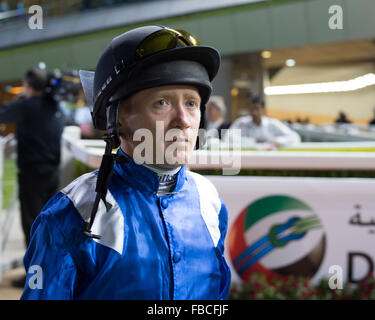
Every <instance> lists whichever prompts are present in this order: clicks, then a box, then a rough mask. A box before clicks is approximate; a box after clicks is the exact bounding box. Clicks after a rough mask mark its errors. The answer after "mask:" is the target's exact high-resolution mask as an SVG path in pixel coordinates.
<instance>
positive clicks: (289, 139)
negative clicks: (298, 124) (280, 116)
mask: <svg viewBox="0 0 375 320" xmlns="http://www.w3.org/2000/svg"><path fill="white" fill-rule="evenodd" d="M272 120H273V121H272V131H273V133H274V135H275V136H276V138H275V139H274V141H275V143H276V144H277V146H281V147H288V146H293V145H296V144H298V143H300V142H301V137H300V136H299V134H298V133H297V132H295V131H293V130H292V129H290V128H289V127H288V126H286V125H285V124H283V123H282V122H281V121H278V120H276V119H272Z"/></svg>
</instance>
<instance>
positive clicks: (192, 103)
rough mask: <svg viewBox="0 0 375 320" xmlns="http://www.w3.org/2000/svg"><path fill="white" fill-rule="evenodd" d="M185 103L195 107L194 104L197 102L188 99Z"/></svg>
mask: <svg viewBox="0 0 375 320" xmlns="http://www.w3.org/2000/svg"><path fill="white" fill-rule="evenodd" d="M187 105H188V106H189V107H195V106H196V105H197V103H196V102H195V101H194V100H191V101H189V102H188V103H187Z"/></svg>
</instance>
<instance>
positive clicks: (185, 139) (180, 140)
mask: <svg viewBox="0 0 375 320" xmlns="http://www.w3.org/2000/svg"><path fill="white" fill-rule="evenodd" d="M172 142H189V139H188V138H184V137H182V138H178V137H173V140H172Z"/></svg>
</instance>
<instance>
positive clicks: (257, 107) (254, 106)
mask: <svg viewBox="0 0 375 320" xmlns="http://www.w3.org/2000/svg"><path fill="white" fill-rule="evenodd" d="M249 107H250V109H262V108H263V107H262V105H261V104H260V103H258V102H256V103H250V104H249Z"/></svg>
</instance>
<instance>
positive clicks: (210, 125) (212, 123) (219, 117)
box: [205, 96, 230, 139]
mask: <svg viewBox="0 0 375 320" xmlns="http://www.w3.org/2000/svg"><path fill="white" fill-rule="evenodd" d="M225 114H226V107H225V103H224V99H223V97H221V96H212V97H211V98H210V100H208V102H207V112H206V117H207V122H206V125H205V129H206V130H207V136H208V137H213V138H219V139H221V133H222V131H221V130H223V129H228V128H229V126H230V122H227V121H225Z"/></svg>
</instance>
